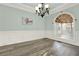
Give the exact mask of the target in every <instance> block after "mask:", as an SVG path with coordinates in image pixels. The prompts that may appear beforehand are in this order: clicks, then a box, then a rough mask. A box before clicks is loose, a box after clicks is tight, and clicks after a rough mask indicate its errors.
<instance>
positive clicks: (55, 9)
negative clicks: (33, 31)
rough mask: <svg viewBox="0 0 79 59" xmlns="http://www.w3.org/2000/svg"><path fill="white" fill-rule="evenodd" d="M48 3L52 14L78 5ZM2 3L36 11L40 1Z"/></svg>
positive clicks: (32, 11) (28, 10)
mask: <svg viewBox="0 0 79 59" xmlns="http://www.w3.org/2000/svg"><path fill="white" fill-rule="evenodd" d="M47 4H49V6H50V14H54V13H56V12H59V11H62V10H64V9H67V8H70V7H73V6H76V5H78V4H73V3H70V4H69V3H47ZM1 5H5V6H8V7H13V8H16V9H20V10H23V11H27V12H31V13H35V6H37V5H38V3H3V4H1Z"/></svg>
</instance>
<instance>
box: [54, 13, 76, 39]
mask: <svg viewBox="0 0 79 59" xmlns="http://www.w3.org/2000/svg"><path fill="white" fill-rule="evenodd" d="M54 22H55V34H56V35H55V36H56V38H61V39H74V37H75V36H74V35H75V20H74V17H73V16H72V15H71V14H70V13H67V12H63V13H61V14H59V15H58V16H57V17H56V18H55V20H54Z"/></svg>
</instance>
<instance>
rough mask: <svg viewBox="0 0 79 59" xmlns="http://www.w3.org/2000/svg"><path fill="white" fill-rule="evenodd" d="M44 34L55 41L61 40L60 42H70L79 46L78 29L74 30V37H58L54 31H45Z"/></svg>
mask: <svg viewBox="0 0 79 59" xmlns="http://www.w3.org/2000/svg"><path fill="white" fill-rule="evenodd" d="M46 36H47V37H48V38H50V39H54V40H57V41H62V42H65V43H69V44H72V45H77V46H79V31H76V32H75V38H74V39H60V38H57V37H55V32H54V31H46Z"/></svg>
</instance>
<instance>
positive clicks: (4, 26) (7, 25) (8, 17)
mask: <svg viewBox="0 0 79 59" xmlns="http://www.w3.org/2000/svg"><path fill="white" fill-rule="evenodd" d="M65 11H66V12H70V13H72V14H73V15H74V16H75V18H76V19H77V21H76V30H77V31H78V30H79V26H78V25H79V6H76V7H72V8H69V9H67V10H65ZM57 14H58V13H56V14H52V15H49V16H45V17H44V18H41V17H39V16H37V15H36V14H33V13H29V12H26V11H25V12H24V11H22V10H18V9H15V8H11V7H6V6H2V5H0V31H14V30H54V25H53V24H52V22H53V20H54V18H55V17H56V15H57ZM24 16H25V17H29V18H32V19H33V24H32V25H29V24H27V25H23V24H22V22H21V21H22V17H24Z"/></svg>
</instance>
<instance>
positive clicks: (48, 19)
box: [45, 6, 79, 31]
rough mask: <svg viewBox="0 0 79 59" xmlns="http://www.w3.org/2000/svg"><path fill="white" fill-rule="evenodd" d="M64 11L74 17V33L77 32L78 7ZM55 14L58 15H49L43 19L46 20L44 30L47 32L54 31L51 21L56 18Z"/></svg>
mask: <svg viewBox="0 0 79 59" xmlns="http://www.w3.org/2000/svg"><path fill="white" fill-rule="evenodd" d="M64 11H66V12H69V13H71V14H73V15H74V17H75V18H76V19H77V21H76V23H75V29H76V31H79V6H74V7H71V8H68V9H66V10H64ZM57 14H58V13H56V14H52V15H49V16H48V17H46V18H45V19H46V20H47V21H46V24H47V27H46V29H47V30H54V25H53V24H52V21H53V20H54V18H55V17H56V16H57Z"/></svg>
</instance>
